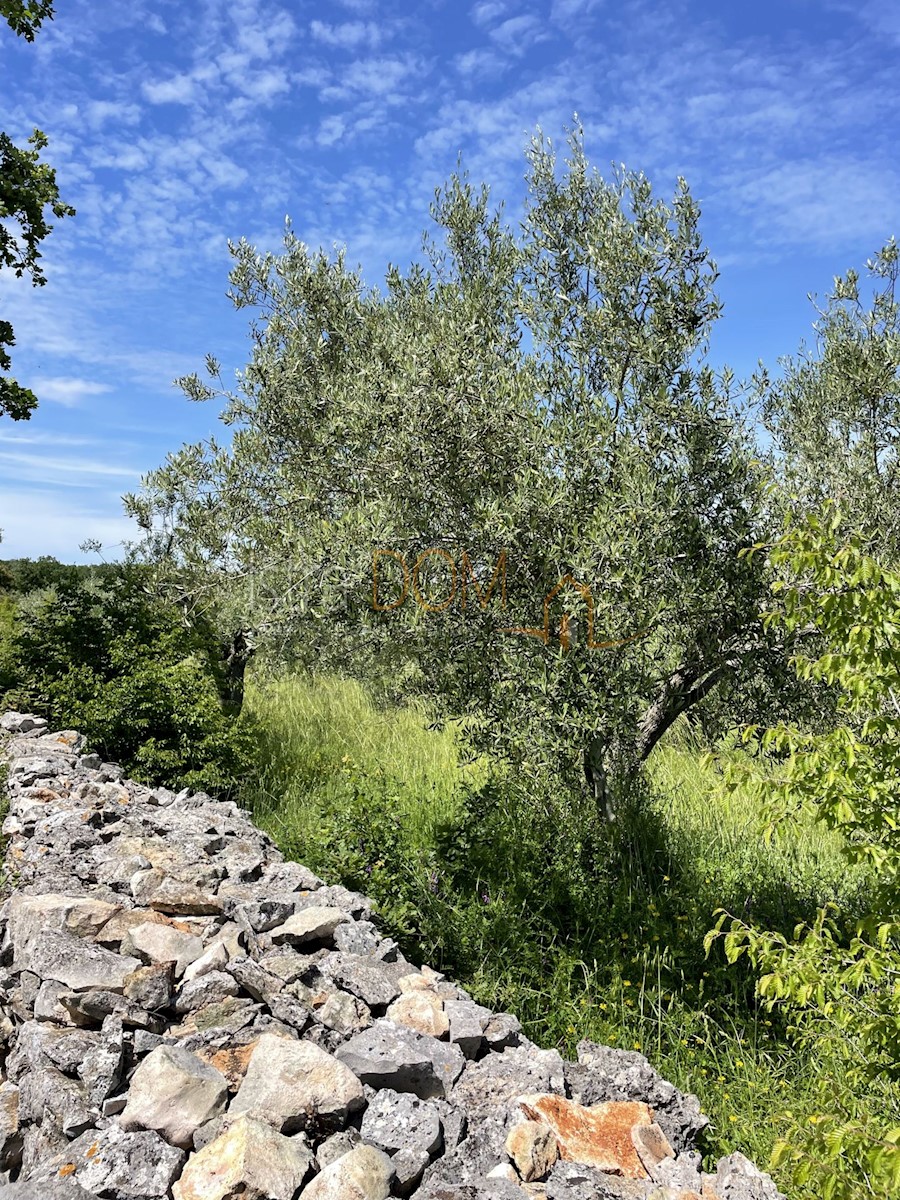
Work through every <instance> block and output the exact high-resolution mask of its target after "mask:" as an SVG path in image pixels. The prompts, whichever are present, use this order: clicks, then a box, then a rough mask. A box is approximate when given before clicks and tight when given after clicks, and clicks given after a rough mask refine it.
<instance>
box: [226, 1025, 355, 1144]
mask: <svg viewBox="0 0 900 1200" xmlns="http://www.w3.org/2000/svg"><path fill="white" fill-rule="evenodd" d="M364 1103H365V1098H364V1093H363V1089H362V1086H361V1084H360V1082H359V1080H358V1079H357V1078H356V1076H355V1075H354V1074H353V1072H352V1071H350V1070H349V1069H348V1068H347V1067H346V1066H345V1065H344V1064H343V1063H342V1062H340V1061H338V1059H337V1058H335V1057H332V1055H330V1054H327V1053H326V1052H325V1051H324V1050H320V1049H319V1048H318V1047H317V1046H314V1045H312V1044H311V1043H310V1042H298V1041H288V1040H287V1039H285V1038H280V1037H276V1036H275V1035H274V1034H270V1033H264V1034H263V1035H262V1036H261V1037H260V1039H259V1042H258V1044H257V1046H256V1049H255V1050H254V1051H253V1055H252V1057H251V1059H250V1063H249V1065H248V1067H247V1073H246V1075H245V1076H244V1081H243V1083H242V1084H241V1086H240V1088H239V1089H238V1093H237V1095H236V1096H235V1098H234V1100H233V1101H232V1104H231V1109H230V1111H231V1112H233V1113H241V1112H247V1113H254V1114H256V1115H257V1116H260V1117H262V1118H263V1119H264V1120H267V1121H269V1122H270V1124H272V1125H274V1126H275V1128H276V1129H278V1130H279V1131H280V1132H281V1133H294V1132H297V1131H298V1130H302V1129H305V1128H306V1127H307V1126H309V1125H310V1124H312V1123H318V1124H322V1125H324V1126H326V1127H327V1126H328V1125H329V1124H330V1125H331V1126H332V1127H334V1126H342V1125H343V1124H344V1122H345V1121H346V1119H347V1117H348V1116H349V1114H350V1113H352V1112H356V1111H357V1110H358V1109H360V1108H362V1107H363V1105H364Z"/></svg>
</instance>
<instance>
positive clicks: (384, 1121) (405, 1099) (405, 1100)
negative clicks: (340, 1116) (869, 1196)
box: [359, 1088, 442, 1162]
mask: <svg viewBox="0 0 900 1200" xmlns="http://www.w3.org/2000/svg"><path fill="white" fill-rule="evenodd" d="M359 1132H360V1136H361V1137H362V1139H363V1141H364V1142H368V1143H369V1144H370V1145H372V1146H377V1147H378V1148H379V1149H380V1150H384V1151H386V1152H387V1153H388V1154H396V1153H397V1151H400V1150H423V1151H424V1152H425V1155H426V1162H427V1159H428V1158H429V1157H431V1156H432V1155H434V1154H436V1153H437V1152H438V1150H439V1149H440V1147H441V1142H442V1136H441V1118H440V1116H439V1113H438V1109H437V1106H436V1105H435V1104H433V1103H432V1102H430V1101H428V1100H420V1099H418V1097H416V1096H412V1095H410V1094H409V1093H408V1092H407V1093H403V1092H395V1091H393V1090H392V1089H391V1088H382V1089H381V1090H380V1091H378V1092H375V1094H374V1095H373V1096H372V1097H371V1099H370V1100H369V1104H368V1107H367V1108H366V1111H365V1113H364V1114H363V1119H362V1124H361V1125H360V1128H359Z"/></svg>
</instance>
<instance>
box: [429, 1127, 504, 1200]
mask: <svg viewBox="0 0 900 1200" xmlns="http://www.w3.org/2000/svg"><path fill="white" fill-rule="evenodd" d="M506 1134H507V1120H506V1114H505V1113H504V1114H503V1115H502V1116H501V1115H496V1114H489V1115H487V1116H485V1117H483V1118H482V1119H480V1120H479V1121H478V1122H477V1123H473V1124H472V1125H471V1127H470V1130H469V1135H468V1137H467V1138H465V1140H464V1141H462V1142H460V1143H459V1145H458V1146H457V1147H456V1148H455V1149H454V1150H452V1151H450V1152H449V1153H446V1152H445V1153H444V1155H443V1156H442V1157H441V1158H439V1159H437V1161H436V1162H435V1163H433V1164H432V1166H430V1167H429V1168H428V1170H427V1171H426V1173H425V1190H424V1194H425V1195H426V1196H429V1197H430V1196H432V1195H435V1196H436V1195H439V1194H441V1193H440V1192H439V1191H436V1190H435V1189H437V1188H438V1187H439V1185H440V1186H448V1185H457V1184H479V1183H482V1182H483V1181H484V1178H485V1176H486V1175H487V1173H488V1171H490V1170H492V1169H493V1168H494V1167H495V1166H496V1165H497V1164H498V1163H500V1162H506V1150H505V1143H506ZM491 1186H493V1181H492V1184H491ZM519 1196H520V1200H521V1193H520V1194H519Z"/></svg>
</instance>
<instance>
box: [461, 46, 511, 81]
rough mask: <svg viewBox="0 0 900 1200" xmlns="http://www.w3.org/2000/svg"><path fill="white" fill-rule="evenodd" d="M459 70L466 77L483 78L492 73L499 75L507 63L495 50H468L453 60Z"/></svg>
mask: <svg viewBox="0 0 900 1200" xmlns="http://www.w3.org/2000/svg"><path fill="white" fill-rule="evenodd" d="M453 65H454V66H455V67H456V69H457V71H458V72H459V73H460V75H462V76H463V77H464V78H466V79H473V80H474V79H483V78H485V77H486V76H490V75H499V74H501V73H502V72H503V71H504V70H506V63H504V61H503V59H502V58H501V57H500V55H499V54H497V53H496V52H495V51H493V50H486V49H478V50H468V51H466V53H465V54H459V55H457V56H456V58H455V59H454V60H453Z"/></svg>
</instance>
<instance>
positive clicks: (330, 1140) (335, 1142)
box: [316, 1125, 360, 1171]
mask: <svg viewBox="0 0 900 1200" xmlns="http://www.w3.org/2000/svg"><path fill="white" fill-rule="evenodd" d="M359 1142H360V1137H359V1133H358V1132H357V1131H356V1130H355V1129H354V1128H353V1126H352V1125H351V1126H350V1128H349V1129H342V1130H340V1132H339V1133H333V1134H331V1136H330V1137H327V1138H326V1139H325V1141H324V1142H321V1143H320V1144H319V1145H318V1146H317V1147H316V1162H317V1163H318V1164H319V1170H320V1171H323V1170H324V1169H325V1168H326V1167H330V1166H331V1164H332V1163H333V1162H337V1160H338V1159H339V1158H340V1157H341V1155H342V1154H349V1153H350V1151H351V1150H352V1149H353V1148H354V1146H358V1145H359Z"/></svg>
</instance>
